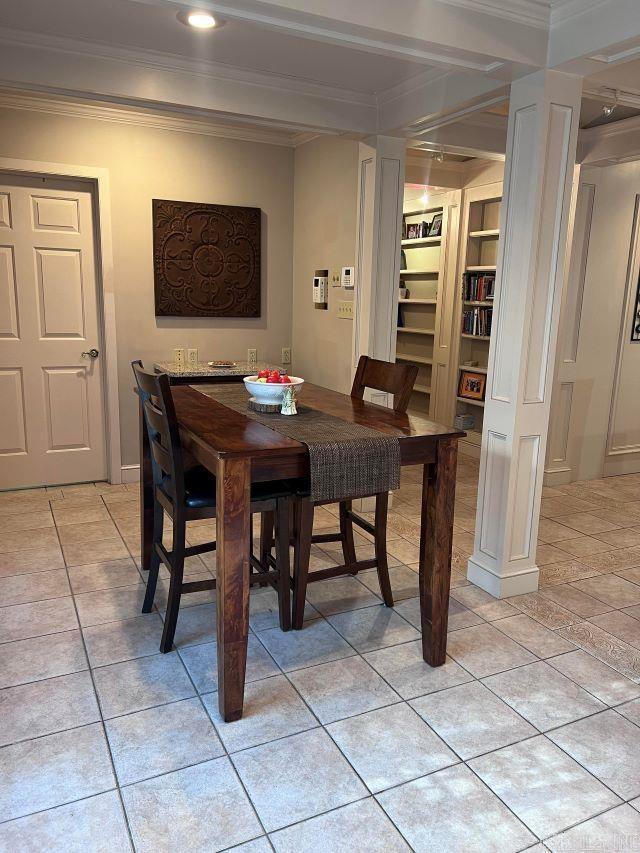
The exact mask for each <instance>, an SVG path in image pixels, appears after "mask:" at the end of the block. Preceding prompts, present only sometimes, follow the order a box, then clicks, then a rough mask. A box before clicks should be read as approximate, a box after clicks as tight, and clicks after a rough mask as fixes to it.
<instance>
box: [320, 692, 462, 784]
mask: <svg viewBox="0 0 640 853" xmlns="http://www.w3.org/2000/svg"><path fill="white" fill-rule="evenodd" d="M327 731H328V732H329V734H330V735H331V737H332V738H333V739H334V741H335V742H336V743H337V745H338V746H339V748H340V751H341V752H342V754H343V755H344V756H346V758H347V760H348V761H349V763H350V764H351V765H352V767H353V768H354V769H355V770H356V772H357V773H358V776H360V778H361V779H362V780H363V782H364V783H365V785H366V786H367V787H368V788H369V790H370V791H371V792H372V793H374V794H375V793H378V792H380V791H383V790H384V789H385V788H390V787H391V786H393V785H399V784H402V783H403V782H408V781H410V780H411V779H416V778H418V777H419V776H424V775H425V774H427V773H432V772H433V771H435V770H441V769H442V768H443V767H448V766H449V765H451V764H457V762H458V761H459V759H458V757H457V756H456V755H455V753H453V752H452V751H451V750H450V749H449V748H448V747H447V746H446V744H445V743H444V742H443V741H442V740H441V739H440V738H439V737H438V736H437V735H435V734H434V733H433V732H432V731H431V729H430V728H429V726H427V725H426V723H424V722H423V721H422V720H421V719H420V717H419V716H418V714H416V712H415V711H413V710H412V709H411V708H410V707H409V706H408V705H406V704H405V703H401V704H398V705H392V706H390V707H387V708H379V709H378V710H373V711H369V712H368V713H366V714H360V715H359V716H357V717H351V718H349V719H345V720H341V721H340V722H336V723H333V724H332V725H330V726H327Z"/></svg>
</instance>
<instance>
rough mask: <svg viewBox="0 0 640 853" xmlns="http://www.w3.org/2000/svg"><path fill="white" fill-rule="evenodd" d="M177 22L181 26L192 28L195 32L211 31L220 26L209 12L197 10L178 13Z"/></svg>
mask: <svg viewBox="0 0 640 853" xmlns="http://www.w3.org/2000/svg"><path fill="white" fill-rule="evenodd" d="M178 20H179V21H180V23H182V24H186V25H187V26H189V27H193V28H194V29H196V30H212V29H213V28H214V27H219V26H220V25H221V22H220V21H217V20H216V19H215V18H214V17H213V15H212V14H211V13H210V12H205V11H204V10H197V11H193V12H179V13H178Z"/></svg>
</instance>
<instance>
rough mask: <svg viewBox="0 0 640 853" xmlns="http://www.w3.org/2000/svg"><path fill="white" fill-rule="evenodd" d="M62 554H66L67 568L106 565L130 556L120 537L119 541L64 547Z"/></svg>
mask: <svg viewBox="0 0 640 853" xmlns="http://www.w3.org/2000/svg"><path fill="white" fill-rule="evenodd" d="M62 553H63V554H64V559H65V562H66V564H67V566H86V565H87V564H88V563H106V562H108V561H109V560H122V559H124V558H125V557H129V556H130V554H129V551H128V550H127V548H126V546H125V544H124V542H123V541H122V539H120V537H118V538H117V539H102V540H100V541H99V542H87V543H83V544H79V545H63V546H62Z"/></svg>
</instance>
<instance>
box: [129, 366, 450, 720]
mask: <svg viewBox="0 0 640 853" xmlns="http://www.w3.org/2000/svg"><path fill="white" fill-rule="evenodd" d="M171 393H172V396H173V402H174V405H175V411H176V416H177V420H178V424H179V429H180V439H181V443H182V448H183V451H185V452H186V453H188V454H189V455H190V456H191V457H192V458H193V459H194V460H195V461H196V462H197V463H198V464H200V465H202V466H204V467H205V468H206V469H207V470H208V471H210V472H211V473H212V474H213V475H215V478H216V608H217V625H216V631H217V668H218V707H219V711H220V715H221V716H222V718H223V719H224V720H225V721H227V722H232V721H234V720H238V719H240V718H241V717H242V711H243V701H244V682H245V670H246V660H247V641H248V634H249V573H250V567H249V548H248V547H247V542H249V541H250V535H251V512H250V492H251V484H252V483H256V482H265V481H270V480H289V479H297V478H305V477H308V475H309V464H310V463H309V451H308V448H307V446H306V445H305V444H304V443H303V442H300V441H297V440H294V439H293V438H290V437H287V436H286V435H284V434H283V433H281V432H278V431H277V429H275V428H271V427H270V426H267V425H265V424H264V423H263V422H260V421H257V420H255V419H252V418H250V417H248V416H247V415H245V414H243V413H242V412H241V411H237V410H234V409H232V408H229V407H227V406H225V405H223V403H222V402H220V401H218V400H216V399H213V398H212V397H211V396H207V395H206V394H205V393H202V392H201V391H200V390H198V386H197V385H186V384H183V385H173V386H172V387H171ZM247 398H248V395H247ZM298 400H299V402H300V403H301V404H303V405H304V406H305V407H310V408H311V409H314V410H317V411H318V412H319V413H320V414H323V413H324V414H325V415H332V416H334V417H337V418H338V419H340V420H343V421H346V422H347V423H348V424H359V425H362V426H364V427H368V428H370V429H373V430H376V431H378V432H380V433H382V434H383V435H386V436H392V437H396V438H397V439H398V443H399V446H400V464H401V465H402V466H408V465H412V466H415V465H420V466H422V507H421V517H420V554H419V569H418V575H419V597H420V614H421V630H422V655H423V658H424V660H425V661H426V663H427V664H429V665H430V666H432V667H437V666H441V665H442V664H444V662H445V659H446V649H447V618H448V608H449V587H450V580H451V549H452V538H453V510H454V499H455V477H456V460H457V449H458V448H457V446H458V439H459V438H460V437H462V436H464V433H463V432H461V431H460V430H457V429H455V428H453V427H447V426H442V425H441V424H437V423H434V422H433V421H429V420H426V419H424V418H422V417H416V416H414V415H412V414H401V413H398V412H395V411H394V410H393V409H390V408H386V407H385V406H380V405H377V404H375V403H371V402H368V401H366V400H358V399H355V398H353V397H351V396H350V395H348V394H341V393H339V392H336V391H332V390H329V389H328V388H323V387H321V386H318V385H313V384H311V383H309V382H306V383H305V384H304V385H303V386H302V389H301V390H300V391H299V393H298ZM141 408H142V407H141ZM140 424H141V429H140V441H141V454H140V458H141V480H140V489H141V536H142V564H143V567H144V568H148V565H149V557H150V554H151V541H152V536H153V526H152V520H153V481H152V470H151V457H150V449H149V443H148V438H147V437H146V429H145V428H144V421H143V415H142V414H141V418H140ZM345 427H346V424H345ZM354 452H357V440H356V441H355V442H354ZM328 582H329V583H330V581H328Z"/></svg>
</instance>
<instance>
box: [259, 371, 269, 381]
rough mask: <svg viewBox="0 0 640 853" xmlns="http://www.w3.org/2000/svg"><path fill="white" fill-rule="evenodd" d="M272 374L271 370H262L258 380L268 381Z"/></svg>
mask: <svg viewBox="0 0 640 853" xmlns="http://www.w3.org/2000/svg"><path fill="white" fill-rule="evenodd" d="M270 373H271V371H270V370H260V371H259V372H258V379H268V378H269V374H270Z"/></svg>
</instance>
